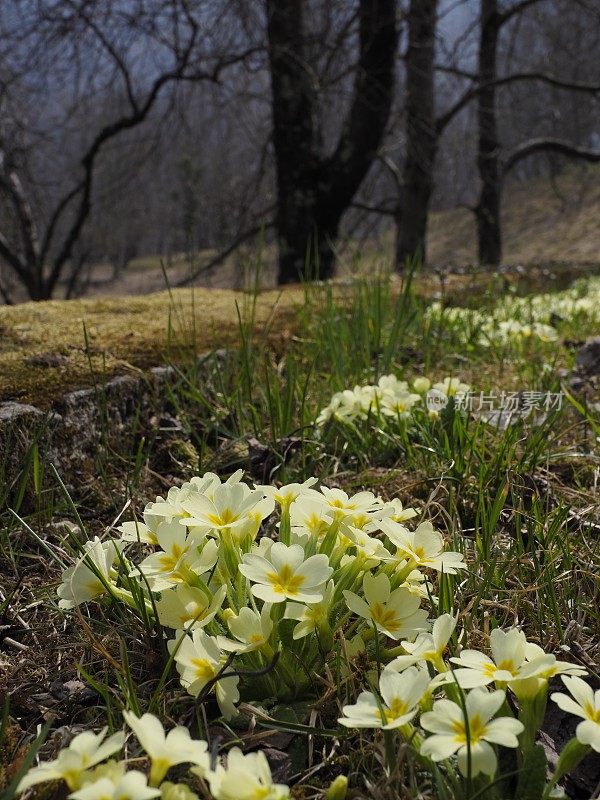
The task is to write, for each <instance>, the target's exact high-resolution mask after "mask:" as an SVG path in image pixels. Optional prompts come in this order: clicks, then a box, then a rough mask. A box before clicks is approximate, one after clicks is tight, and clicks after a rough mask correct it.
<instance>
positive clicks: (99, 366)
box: [0, 289, 302, 409]
mask: <svg viewBox="0 0 600 800" xmlns="http://www.w3.org/2000/svg"><path fill="white" fill-rule="evenodd" d="M301 300H302V292H301V291H300V290H293V289H291V290H288V291H286V292H285V293H283V294H282V293H280V292H265V293H263V294H261V295H260V296H258V297H257V299H256V304H255V306H254V318H255V321H256V324H257V325H258V326H261V325H263V326H264V325H265V324H266V323H267V320H269V319H270V318H272V317H273V315H275V317H277V318H278V319H279V320H281V319H283V317H284V316H285V315H286V314H287V315H289V314H290V313H291V310H292V309H293V308H294V307H295V306H297V304H298V303H300V302H301ZM251 302H252V299H251V298H249V296H248V295H245V294H243V293H241V292H233V291H230V290H227V289H194V290H192V289H179V290H174V291H172V292H158V293H156V294H151V295H146V296H143V297H119V298H95V299H83V300H72V301H63V300H54V301H50V302H45V303H23V304H21V305H17V306H4V307H0V332H1V338H0V400H16V401H19V402H24V403H32V404H33V405H35V406H37V407H39V408H42V409H43V408H45V407H47V406H49V405H50V404H51V402H52V400H53V399H55V398H56V397H57V396H59V395H61V394H63V393H64V392H66V391H68V390H70V389H78V388H83V387H85V386H89V385H91V384H93V382H94V380H98V378H99V377H102V378H107V377H109V376H111V375H113V374H115V373H116V372H121V373H123V372H128V371H139V370H140V369H144V368H147V367H150V366H155V365H158V364H160V363H162V362H163V361H164V360H165V357H166V356H169V357H176V356H177V354H181V353H182V352H188V353H189V352H190V351H192V350H193V348H196V350H197V352H199V353H200V352H203V351H206V350H210V349H211V348H215V347H225V346H227V344H228V343H230V342H231V341H232V340H233V339H237V337H238V334H239V319H238V310H239V311H240V313H242V314H244V313H247V307H248V304H249V303H251Z"/></svg>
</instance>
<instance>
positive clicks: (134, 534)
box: [117, 498, 164, 544]
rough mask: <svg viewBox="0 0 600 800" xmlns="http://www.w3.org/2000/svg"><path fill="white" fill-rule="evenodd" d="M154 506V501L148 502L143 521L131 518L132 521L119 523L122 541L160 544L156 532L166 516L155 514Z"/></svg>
mask: <svg viewBox="0 0 600 800" xmlns="http://www.w3.org/2000/svg"><path fill="white" fill-rule="evenodd" d="M158 499H159V498H157V500H158ZM161 502H162V501H161ZM153 507H154V503H147V504H146V507H145V509H144V513H143V519H144V521H143V522H142V521H141V520H131V521H130V522H124V523H123V524H122V525H119V527H118V528H117V530H118V531H119V533H120V534H121V539H122V541H124V542H146V543H147V544H158V541H157V539H156V532H157V530H158V526H159V525H160V523H161V522H164V516H163V515H160V514H153V513H152V509H153Z"/></svg>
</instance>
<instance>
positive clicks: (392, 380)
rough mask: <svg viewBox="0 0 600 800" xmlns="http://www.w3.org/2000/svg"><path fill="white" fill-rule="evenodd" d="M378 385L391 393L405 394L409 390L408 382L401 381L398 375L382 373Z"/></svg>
mask: <svg viewBox="0 0 600 800" xmlns="http://www.w3.org/2000/svg"><path fill="white" fill-rule="evenodd" d="M377 385H378V386H379V388H380V389H383V391H384V392H389V393H390V394H405V393H406V392H407V391H408V383H407V382H406V381H401V380H400V379H399V378H398V376H397V375H382V376H381V378H379V380H378V381H377Z"/></svg>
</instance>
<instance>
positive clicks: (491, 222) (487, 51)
mask: <svg viewBox="0 0 600 800" xmlns="http://www.w3.org/2000/svg"><path fill="white" fill-rule="evenodd" d="M501 24H502V17H501V16H500V14H499V12H498V2H497V0H481V26H480V34H479V71H478V74H479V83H480V86H481V87H482V88H481V91H479V93H478V95H477V100H478V102H477V120H478V127H479V136H478V146H477V165H478V168H479V176H480V179H481V190H480V193H479V200H478V202H477V206H476V208H475V217H476V221H477V247H478V256H479V263H480V264H485V265H490V266H498V265H499V264H500V261H501V259H502V227H501V222H500V202H501V200H500V198H501V193H502V186H501V174H500V167H499V156H500V142H499V140H498V126H497V123H496V85H495V83H493V81H494V80H495V78H496V60H497V45H498V35H499V33H500V28H501Z"/></svg>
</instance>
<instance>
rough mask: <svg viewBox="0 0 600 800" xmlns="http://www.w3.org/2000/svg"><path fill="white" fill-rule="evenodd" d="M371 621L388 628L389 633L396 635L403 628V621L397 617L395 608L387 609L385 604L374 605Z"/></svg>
mask: <svg viewBox="0 0 600 800" xmlns="http://www.w3.org/2000/svg"><path fill="white" fill-rule="evenodd" d="M371 619H372V620H373V622H375V623H377V624H378V625H381V627H382V628H386V630H388V631H392V633H395V632H396V631H398V630H400V628H401V627H402V620H400V619H398V618H397V617H396V612H395V610H394V609H393V608H386V607H385V606H384V605H383V603H374V604H373V605H372V606H371Z"/></svg>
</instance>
